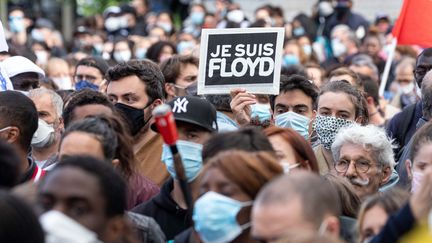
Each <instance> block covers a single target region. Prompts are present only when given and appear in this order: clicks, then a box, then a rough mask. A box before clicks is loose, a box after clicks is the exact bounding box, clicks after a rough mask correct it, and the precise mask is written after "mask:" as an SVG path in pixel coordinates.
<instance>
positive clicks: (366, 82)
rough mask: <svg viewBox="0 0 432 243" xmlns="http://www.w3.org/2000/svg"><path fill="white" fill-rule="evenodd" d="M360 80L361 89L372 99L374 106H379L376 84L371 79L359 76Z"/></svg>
mask: <svg viewBox="0 0 432 243" xmlns="http://www.w3.org/2000/svg"><path fill="white" fill-rule="evenodd" d="M359 77H360V79H361V80H362V83H363V89H364V92H365V93H366V95H367V96H369V97H372V99H373V101H374V104H375V106H378V105H379V93H378V92H379V91H378V90H379V87H378V83H377V82H376V81H375V80H373V79H372V78H371V77H369V76H366V75H362V74H359Z"/></svg>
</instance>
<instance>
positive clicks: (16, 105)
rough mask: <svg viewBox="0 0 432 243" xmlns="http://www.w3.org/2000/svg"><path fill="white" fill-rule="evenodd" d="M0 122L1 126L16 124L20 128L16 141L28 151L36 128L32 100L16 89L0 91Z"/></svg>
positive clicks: (34, 108) (36, 120) (35, 112)
mask: <svg viewBox="0 0 432 243" xmlns="http://www.w3.org/2000/svg"><path fill="white" fill-rule="evenodd" d="M0 124H2V125H3V127H2V128H4V127H7V126H16V127H18V129H19V130H20V134H19V139H18V143H19V145H20V147H21V149H22V150H24V151H28V149H29V148H30V144H31V140H32V138H33V134H34V133H35V132H36V129H37V128H38V112H37V110H36V106H35V104H34V103H33V101H32V100H31V99H30V98H28V97H27V96H25V95H24V94H22V93H20V92H17V91H3V92H0Z"/></svg>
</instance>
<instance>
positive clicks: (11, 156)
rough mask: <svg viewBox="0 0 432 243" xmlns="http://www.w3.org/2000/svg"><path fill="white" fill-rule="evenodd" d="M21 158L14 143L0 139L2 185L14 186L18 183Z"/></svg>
mask: <svg viewBox="0 0 432 243" xmlns="http://www.w3.org/2000/svg"><path fill="white" fill-rule="evenodd" d="M20 164H21V160H20V158H19V156H18V154H17V153H16V151H15V149H14V148H13V147H12V145H10V144H8V143H6V142H4V141H1V140H0V187H3V188H12V187H13V186H15V185H16V184H17V183H18V179H19V176H20V170H19V165H20Z"/></svg>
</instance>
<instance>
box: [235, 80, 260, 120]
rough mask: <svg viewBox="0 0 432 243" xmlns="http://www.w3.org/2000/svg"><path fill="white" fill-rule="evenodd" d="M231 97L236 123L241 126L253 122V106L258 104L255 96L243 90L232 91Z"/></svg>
mask: <svg viewBox="0 0 432 243" xmlns="http://www.w3.org/2000/svg"><path fill="white" fill-rule="evenodd" d="M230 95H231V102H230V107H231V110H232V112H233V114H234V119H235V121H236V122H237V123H238V124H239V125H240V126H247V125H249V124H250V121H251V111H252V109H251V105H254V104H256V103H257V101H256V97H255V95H253V94H249V93H247V92H246V89H242V88H238V89H233V90H231V92H230Z"/></svg>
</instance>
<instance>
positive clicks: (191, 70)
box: [179, 63, 198, 76]
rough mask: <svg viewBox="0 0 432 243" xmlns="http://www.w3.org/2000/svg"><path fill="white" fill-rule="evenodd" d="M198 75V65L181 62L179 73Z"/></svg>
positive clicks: (182, 74) (181, 74)
mask: <svg viewBox="0 0 432 243" xmlns="http://www.w3.org/2000/svg"><path fill="white" fill-rule="evenodd" d="M186 75H198V67H197V66H195V65H194V64H192V63H185V64H181V69H180V75H179V76H186Z"/></svg>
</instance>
